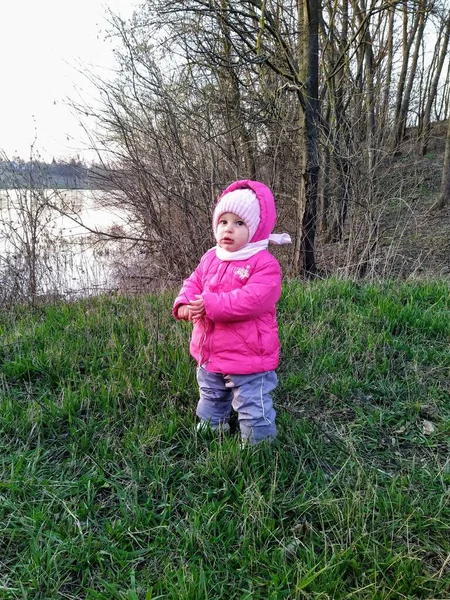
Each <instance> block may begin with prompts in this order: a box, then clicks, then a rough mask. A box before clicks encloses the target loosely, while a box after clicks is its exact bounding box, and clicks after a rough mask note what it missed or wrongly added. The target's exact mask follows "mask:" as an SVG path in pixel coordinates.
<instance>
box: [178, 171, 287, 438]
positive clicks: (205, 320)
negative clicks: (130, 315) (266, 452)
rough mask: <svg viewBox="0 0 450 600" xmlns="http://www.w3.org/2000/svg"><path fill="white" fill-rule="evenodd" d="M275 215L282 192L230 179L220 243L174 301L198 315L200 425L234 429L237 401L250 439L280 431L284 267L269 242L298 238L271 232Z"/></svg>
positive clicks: (181, 315) (219, 210) (195, 347)
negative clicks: (277, 394)
mask: <svg viewBox="0 0 450 600" xmlns="http://www.w3.org/2000/svg"><path fill="white" fill-rule="evenodd" d="M275 220H276V211H275V202H274V198H273V195H272V192H271V191H270V189H269V188H268V187H267V186H265V185H264V184H263V183H259V182H258V181H250V180H243V181H236V182H235V183H232V184H231V185H230V186H228V187H227V189H226V190H225V191H224V192H223V194H222V195H221V197H220V198H219V200H218V202H217V205H216V207H215V210H214V215H213V231H214V235H215V238H216V240H217V246H216V247H215V248H211V249H210V250H208V252H206V254H204V255H203V257H202V258H201V260H200V264H199V265H198V267H197V268H196V269H195V271H194V272H193V273H192V275H191V276H190V277H188V279H186V280H185V281H184V283H183V287H182V289H181V291H180V293H179V295H178V296H177V298H176V300H175V303H174V307H173V314H174V316H175V318H177V319H184V320H187V321H193V323H194V328H193V332H192V339H191V345H190V351H191V354H192V356H193V357H194V358H195V359H196V360H197V364H198V368H197V381H198V385H199V390H200V400H199V402H198V406H197V416H198V417H199V418H200V423H199V427H200V428H202V427H208V426H209V427H211V428H212V429H214V430H219V429H221V430H223V431H227V430H228V429H229V419H230V412H231V407H232V406H233V408H234V409H235V410H236V411H237V413H238V418H239V426H240V430H241V437H242V440H243V441H244V442H247V443H250V444H256V443H258V442H260V441H261V440H266V439H267V440H271V439H273V438H274V437H275V435H276V432H277V429H276V426H275V414H276V413H275V410H274V408H273V403H272V397H271V392H272V391H273V390H274V389H275V387H276V385H277V376H276V373H275V369H276V367H277V366H278V360H279V350H280V343H279V340H278V328H277V321H276V316H275V305H276V303H277V301H278V299H279V297H280V293H281V270H280V265H279V264H278V261H277V260H276V259H275V258H274V257H273V256H272V254H270V252H268V250H267V247H268V245H269V241H272V242H275V243H277V244H283V243H290V241H291V239H290V237H289V236H288V235H287V234H283V235H276V234H271V232H272V229H273V227H274V225H275Z"/></svg>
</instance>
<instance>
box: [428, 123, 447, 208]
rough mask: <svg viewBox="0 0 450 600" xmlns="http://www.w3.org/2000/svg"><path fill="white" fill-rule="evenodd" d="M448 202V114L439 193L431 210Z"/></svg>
mask: <svg viewBox="0 0 450 600" xmlns="http://www.w3.org/2000/svg"><path fill="white" fill-rule="evenodd" d="M448 204H450V115H449V118H448V124H447V140H446V143H445V156H444V166H443V169H442V181H441V193H440V196H439V199H438V201H437V202H436V204H434V206H433V207H432V210H441V209H442V208H444V207H445V206H448Z"/></svg>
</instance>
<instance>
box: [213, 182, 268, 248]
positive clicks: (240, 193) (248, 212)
mask: <svg viewBox="0 0 450 600" xmlns="http://www.w3.org/2000/svg"><path fill="white" fill-rule="evenodd" d="M224 213H234V214H235V215H238V217H241V219H242V220H243V221H244V223H245V224H246V225H247V227H248V232H249V238H248V239H249V241H251V239H252V237H253V236H254V235H255V233H256V230H257V229H258V226H259V222H260V219H261V209H260V206H259V200H258V198H257V197H256V194H255V192H253V191H252V190H250V189H249V188H239V189H237V190H233V191H232V192H228V193H227V194H224V195H223V196H222V198H221V199H220V200H219V202H218V203H217V205H216V208H215V209H214V214H213V228H214V234H215V233H216V231H217V225H218V223H219V219H220V217H221V215H223V214H224Z"/></svg>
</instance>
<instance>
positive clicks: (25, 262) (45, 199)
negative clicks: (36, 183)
mask: <svg viewBox="0 0 450 600" xmlns="http://www.w3.org/2000/svg"><path fill="white" fill-rule="evenodd" d="M47 203H49V204H50V205H52V207H56V208H57V209H59V210H56V208H50V207H49V206H47ZM129 227H130V225H129V216H128V215H127V213H126V212H125V211H121V210H118V209H117V208H113V207H112V205H111V203H110V198H109V196H108V194H107V193H105V192H99V191H95V190H39V191H37V190H34V191H30V190H0V285H1V284H2V283H3V286H5V285H6V283H5V282H8V285H12V283H11V282H13V280H14V277H16V275H17V273H19V272H21V273H22V275H21V276H22V278H26V277H27V276H28V273H29V269H28V266H29V262H30V261H31V260H32V259H34V263H35V265H36V271H37V288H38V290H37V291H38V293H39V294H49V293H56V294H58V295H63V296H65V297H68V296H69V297H70V296H81V295H91V294H95V293H98V292H104V291H108V290H111V289H115V288H116V287H117V281H116V272H117V262H118V260H119V259H120V260H121V261H122V263H123V260H124V258H125V257H126V255H127V252H128V250H129V249H130V247H131V244H130V242H127V241H123V240H122V241H111V239H110V238H107V237H106V236H105V235H100V234H97V233H93V231H95V232H103V233H113V234H120V233H127V232H129ZM8 278H9V279H8ZM2 279H3V281H2ZM19 279H20V278H18V279H17V283H16V284H15V285H16V286H20V281H19Z"/></svg>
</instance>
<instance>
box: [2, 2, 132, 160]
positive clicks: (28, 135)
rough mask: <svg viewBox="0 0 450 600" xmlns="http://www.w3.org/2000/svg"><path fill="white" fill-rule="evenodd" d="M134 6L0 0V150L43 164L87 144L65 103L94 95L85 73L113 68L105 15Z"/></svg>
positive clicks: (126, 13)
mask: <svg viewBox="0 0 450 600" xmlns="http://www.w3.org/2000/svg"><path fill="white" fill-rule="evenodd" d="M137 4H138V3H137V1H136V0H76V1H74V0H0V57H1V59H0V73H1V80H0V81H1V88H0V151H3V152H4V153H6V155H7V156H8V157H9V158H12V156H14V155H19V156H21V157H22V158H24V159H27V158H28V157H29V155H30V147H31V144H32V143H33V141H34V139H35V138H36V142H35V148H36V149H37V150H38V151H39V153H40V155H41V156H42V157H43V158H44V159H45V160H51V159H52V158H53V157H55V158H67V157H69V156H74V155H76V154H78V153H79V154H80V155H81V156H84V157H86V158H87V159H88V160H89V159H90V158H92V155H89V153H86V152H85V151H84V148H85V147H86V145H87V139H86V137H85V135H84V133H83V130H82V128H81V127H80V126H79V124H78V121H77V118H76V117H75V116H74V115H73V114H72V112H71V110H70V108H69V106H68V103H67V98H68V97H69V98H73V99H77V98H78V99H79V95H80V94H81V95H86V94H90V93H93V90H92V89H90V88H89V84H88V82H87V81H86V79H85V77H84V76H83V75H82V74H81V73H80V72H79V71H83V70H86V69H89V70H91V71H92V70H97V71H98V72H100V73H102V74H105V73H106V69H109V70H111V69H112V68H113V66H114V60H113V47H114V43H113V42H112V41H111V40H105V33H106V30H107V29H108V23H107V20H106V19H107V9H108V7H109V8H111V9H112V10H113V11H114V13H115V14H119V15H121V16H122V17H124V18H127V17H129V16H131V13H132V9H133V7H134V6H137Z"/></svg>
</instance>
